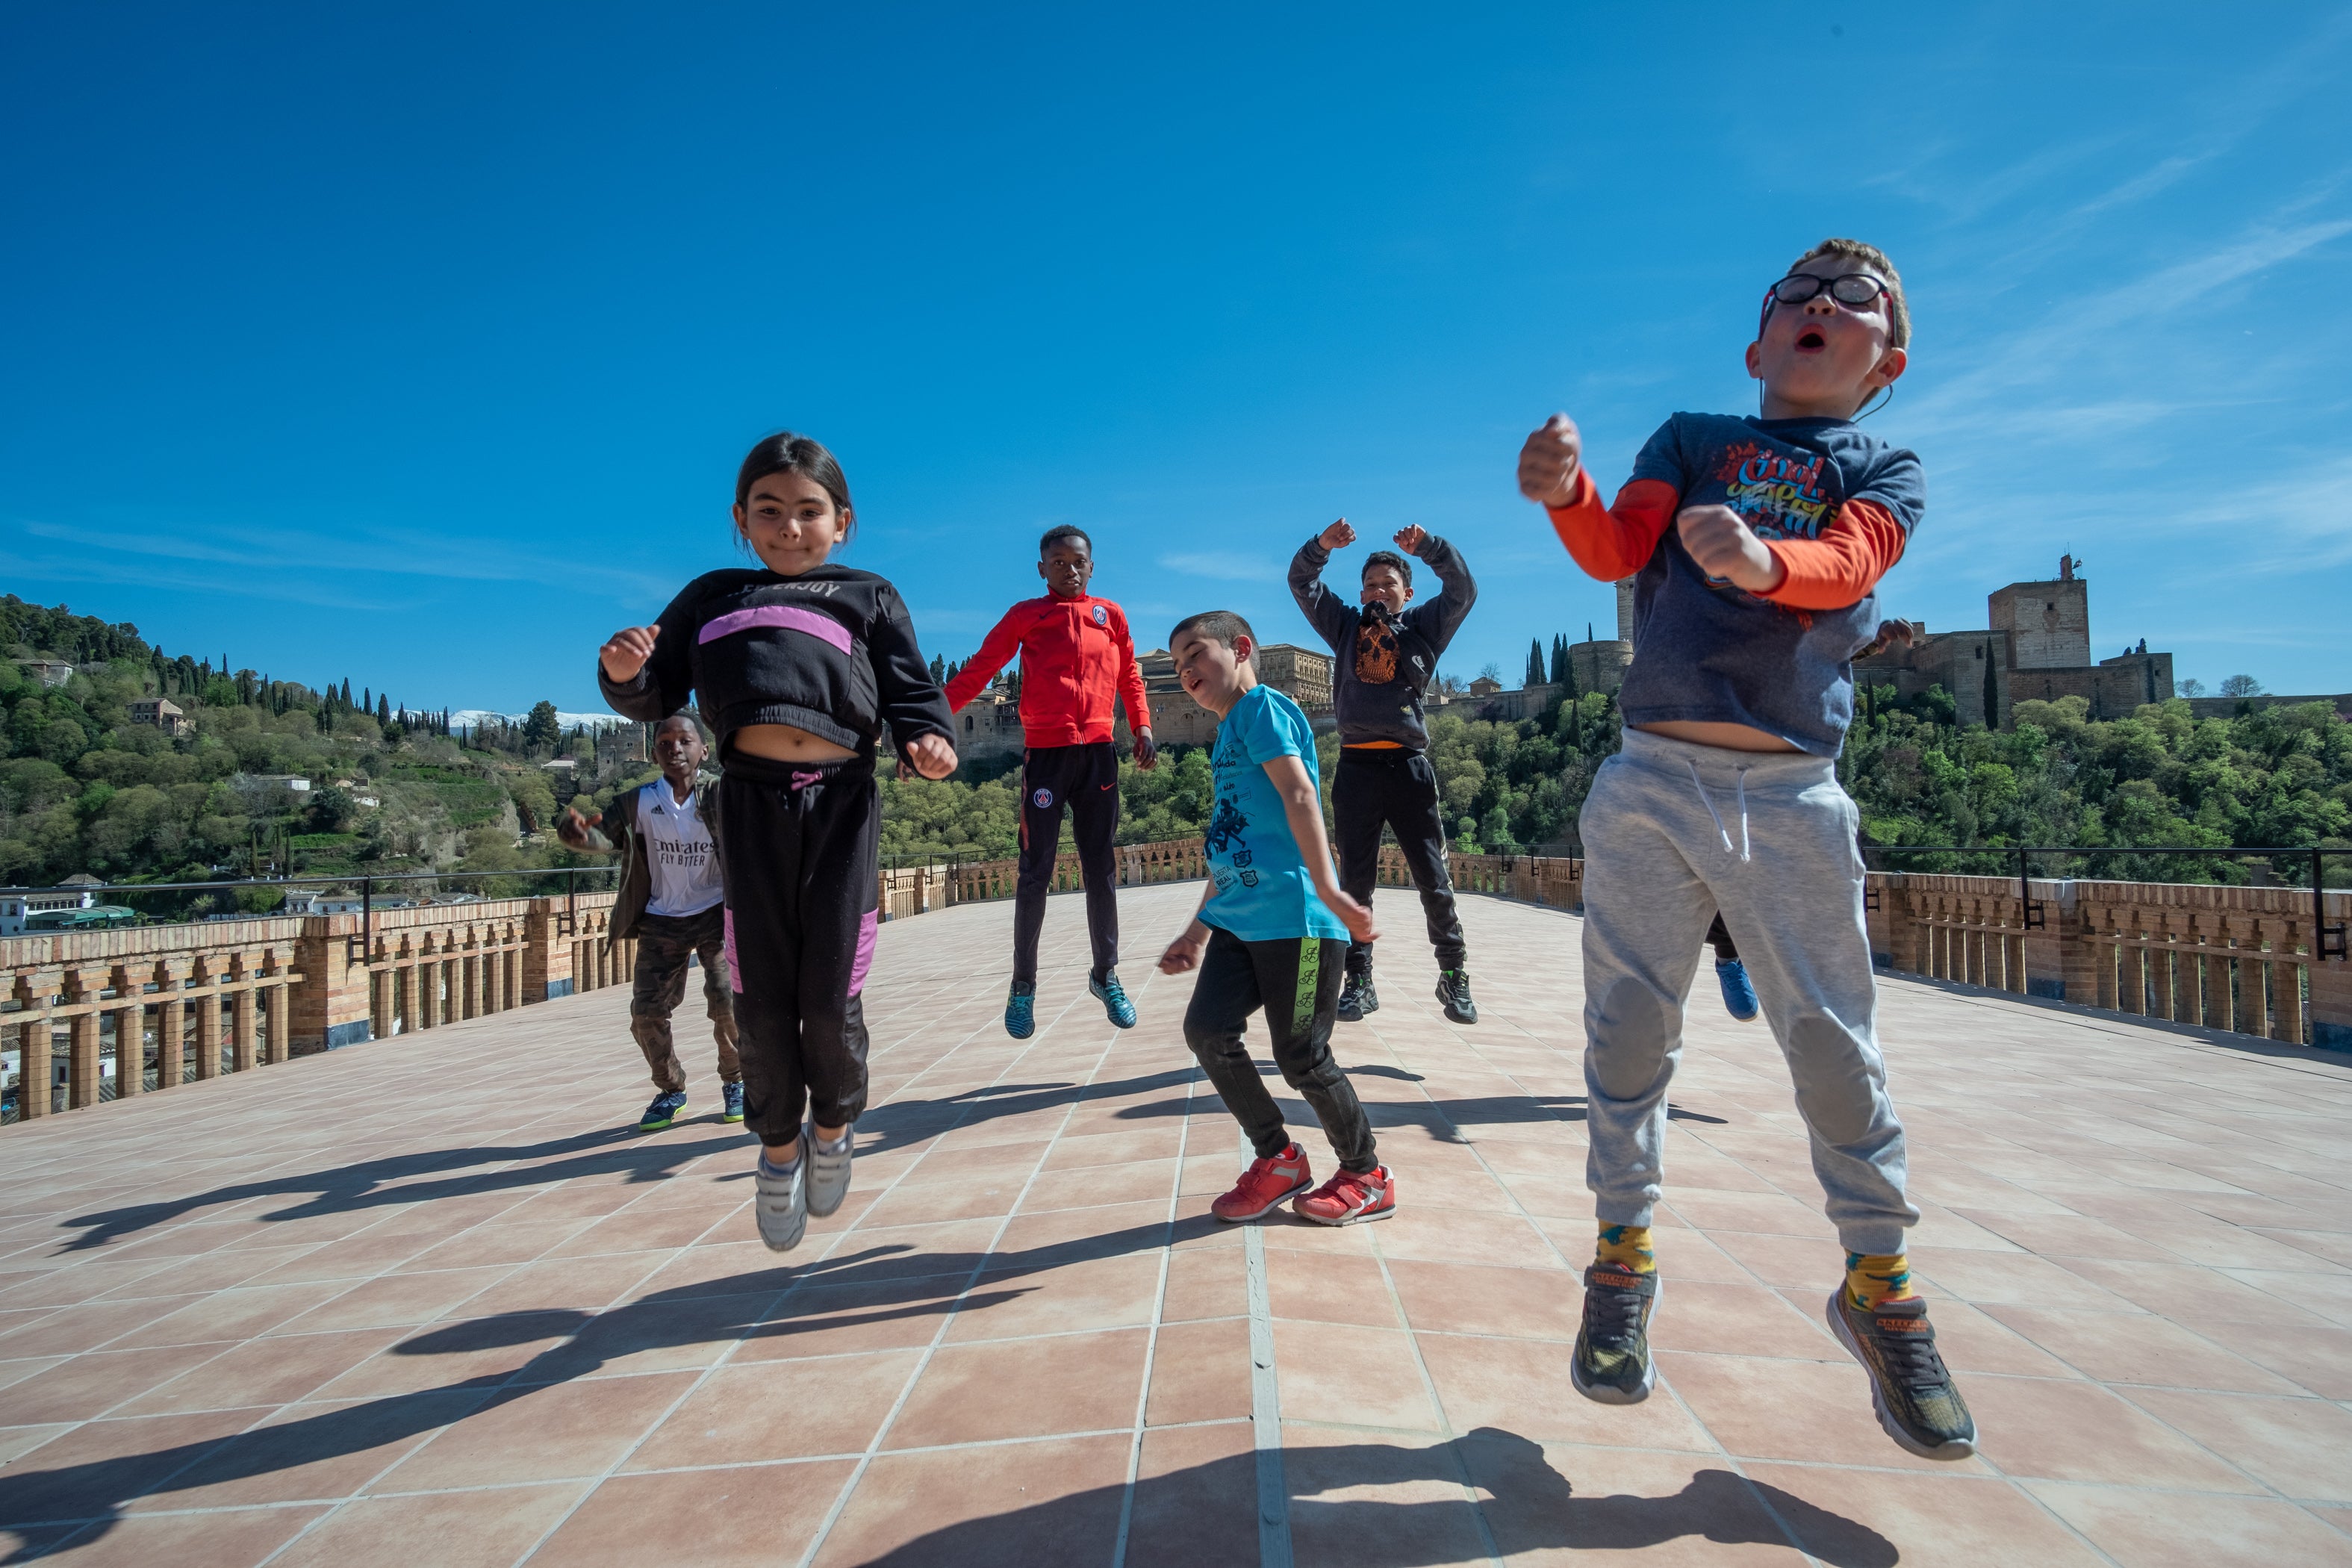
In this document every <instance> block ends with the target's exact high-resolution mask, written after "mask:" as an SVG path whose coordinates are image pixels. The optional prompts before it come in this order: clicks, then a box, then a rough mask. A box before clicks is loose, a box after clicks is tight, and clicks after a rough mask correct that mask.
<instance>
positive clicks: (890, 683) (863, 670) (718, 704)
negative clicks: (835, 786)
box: [596, 563, 954, 756]
mask: <svg viewBox="0 0 2352 1568" xmlns="http://www.w3.org/2000/svg"><path fill="white" fill-rule="evenodd" d="M655 624H656V625H657V626H660V627H661V635H660V636H659V637H657V638H656V639H655V642H654V653H653V657H652V658H649V659H647V660H646V667H645V668H643V669H641V670H639V671H637V678H636V679H635V680H631V681H615V680H614V679H611V678H609V677H608V676H606V675H605V673H604V666H603V664H602V663H601V662H599V664H598V666H597V669H596V683H597V685H598V686H599V687H601V688H602V689H604V700H606V701H607V702H609V703H611V704H612V705H613V711H614V712H615V713H619V714H621V715H623V716H624V717H625V718H630V719H635V720H639V721H643V722H646V723H654V722H656V721H660V720H662V719H666V718H667V717H668V716H669V715H670V714H672V713H675V712H677V710H679V709H680V708H683V707H684V706H686V698H687V693H688V691H691V692H693V693H694V695H695V699H696V705H697V706H698V709H699V710H700V711H701V714H702V721H703V722H704V723H706V724H708V725H709V726H710V728H711V730H712V731H714V732H716V734H717V735H718V737H719V753H720V754H721V755H722V756H724V754H725V753H726V750H727V738H728V737H729V736H730V735H732V734H733V733H734V732H735V731H738V730H740V729H741V728H742V727H743V726H744V725H746V724H790V725H793V726H794V727H795V728H798V729H802V730H805V731H808V732H809V733H810V734H812V735H815V736H817V737H819V738H820V739H823V740H827V741H831V742H833V743H834V744H835V745H836V746H849V747H853V748H855V749H856V751H858V752H862V753H864V754H866V755H868V756H871V755H872V754H873V753H874V752H875V750H876V749H877V746H878V745H879V744H880V742H881V738H882V730H883V726H884V725H886V724H887V725H888V726H889V731H890V741H891V744H892V745H893V746H895V747H896V748H897V749H898V752H900V753H901V754H902V755H903V754H904V753H905V752H906V749H907V747H908V743H909V742H913V741H915V740H917V739H919V737H921V736H924V735H938V736H940V737H941V738H942V739H950V740H951V739H952V738H953V736H954V731H953V729H952V728H951V727H950V721H949V717H948V703H947V698H946V697H945V696H944V695H942V694H941V692H940V688H939V683H938V682H937V681H935V680H933V679H931V671H930V668H929V666H928V665H926V664H925V663H924V662H923V653H922V649H921V648H919V647H916V646H915V627H914V623H913V622H911V621H910V620H908V617H907V606H906V605H905V604H904V603H902V602H901V601H900V600H899V598H898V589H896V588H894V587H892V586H891V585H890V584H889V583H888V581H887V580H886V579H884V578H881V577H877V576H876V575H875V574H873V573H871V572H859V571H856V570H854V569H853V568H850V567H847V566H835V565H833V564H832V563H826V564H824V565H822V566H818V567H814V568H813V569H811V570H810V571H807V572H804V573H803V574H801V575H799V576H797V577H780V576H778V575H777V574H774V573H773V572H765V571H759V572H754V571H745V570H743V569H741V568H740V567H739V568H734V569H731V570H729V571H724V572H708V573H705V574H703V575H701V576H699V577H697V578H696V579H695V580H694V581H693V582H691V583H688V584H687V585H686V586H685V588H684V589H682V590H681V591H680V592H679V594H678V595H677V598H675V599H672V600H671V601H670V603H669V608H667V609H666V610H664V611H663V612H662V613H661V618H660V619H659V620H658V621H657V622H656V623H655Z"/></svg>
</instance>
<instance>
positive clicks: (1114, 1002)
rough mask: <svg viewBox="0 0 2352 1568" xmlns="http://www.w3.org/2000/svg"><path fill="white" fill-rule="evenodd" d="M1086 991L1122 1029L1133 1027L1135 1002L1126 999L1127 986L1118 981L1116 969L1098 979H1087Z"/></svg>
mask: <svg viewBox="0 0 2352 1568" xmlns="http://www.w3.org/2000/svg"><path fill="white" fill-rule="evenodd" d="M1087 994H1089V995H1091V996H1093V997H1094V999H1095V1000H1096V1001H1097V1002H1099V1003H1101V1004H1102V1005H1103V1012H1104V1014H1105V1015H1106V1016H1108V1017H1109V1019H1110V1021H1111V1022H1112V1023H1114V1024H1117V1025H1118V1026H1119V1027H1120V1028H1122V1029H1132V1028H1133V1027H1135V1004H1134V1003H1132V1002H1130V1001H1129V1000H1128V999H1127V987H1126V986H1124V985H1121V984H1119V983H1118V970H1116V969H1114V970H1112V971H1111V972H1110V973H1108V974H1106V975H1104V976H1103V977H1102V978H1101V979H1100V980H1095V979H1091V978H1090V979H1088V980H1087Z"/></svg>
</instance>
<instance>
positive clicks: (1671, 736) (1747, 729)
mask: <svg viewBox="0 0 2352 1568" xmlns="http://www.w3.org/2000/svg"><path fill="white" fill-rule="evenodd" d="M1633 728H1635V729H1636V730H1641V731H1646V732H1647V733H1649V734H1653V735H1664V737H1665V738H1666V739H1667V740H1669V741H1688V742H1690V743H1691V744H1692V745H1694V746H1720V747H1722V748H1723V749H1724V750H1725V751H1727V752H1794V751H1798V750H1800V748H1798V747H1796V746H1792V745H1790V744H1789V742H1786V741H1784V740H1782V739H1780V736H1778V735H1774V734H1769V733H1767V732H1766V731H1762V730H1759V729H1757V728H1756V727H1755V726H1754V725H1752V724H1718V723H1716V722H1714V721H1711V720H1705V719H1665V720H1661V721H1658V722H1657V723H1655V724H1636V725H1634V726H1633ZM737 733H739V734H740V733H741V731H737Z"/></svg>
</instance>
